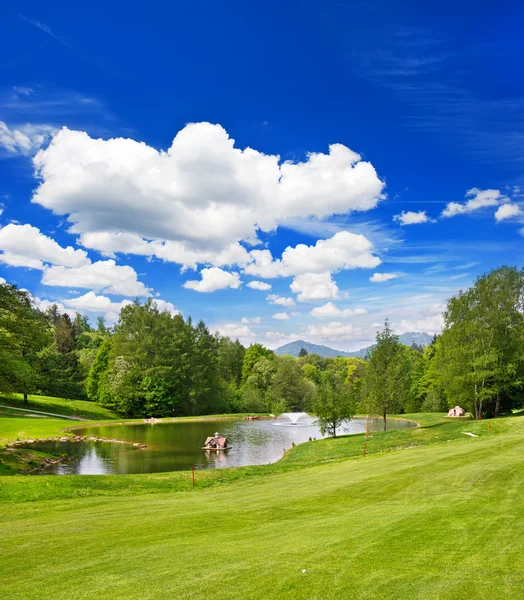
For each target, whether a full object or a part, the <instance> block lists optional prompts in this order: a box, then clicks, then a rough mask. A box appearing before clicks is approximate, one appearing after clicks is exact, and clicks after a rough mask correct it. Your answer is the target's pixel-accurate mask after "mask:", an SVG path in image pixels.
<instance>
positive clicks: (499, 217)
mask: <svg viewBox="0 0 524 600" xmlns="http://www.w3.org/2000/svg"><path fill="white" fill-rule="evenodd" d="M520 213H521V210H520V207H519V206H518V204H502V205H501V206H499V207H498V208H497V212H496V213H495V220H496V221H497V222H500V221H504V219H511V218H512V217H516V216H517V215H520Z"/></svg>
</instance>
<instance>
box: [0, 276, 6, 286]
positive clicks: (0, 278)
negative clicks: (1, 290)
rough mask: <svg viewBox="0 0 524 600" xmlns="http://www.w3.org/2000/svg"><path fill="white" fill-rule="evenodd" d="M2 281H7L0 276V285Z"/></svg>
mask: <svg viewBox="0 0 524 600" xmlns="http://www.w3.org/2000/svg"><path fill="white" fill-rule="evenodd" d="M3 283H7V281H6V280H5V279H4V278H3V277H0V285H1V284H3Z"/></svg>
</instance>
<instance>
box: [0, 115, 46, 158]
mask: <svg viewBox="0 0 524 600" xmlns="http://www.w3.org/2000/svg"><path fill="white" fill-rule="evenodd" d="M52 132H53V127H51V126H49V125H30V124H26V125H16V126H12V127H9V126H8V125H7V124H6V123H4V121H0V147H2V148H4V150H6V151H7V152H8V153H9V154H25V155H30V154H34V153H35V152H36V151H37V150H38V149H39V148H40V147H41V146H42V145H43V144H44V143H45V142H46V141H47V140H48V139H49V137H50V136H51V134H52Z"/></svg>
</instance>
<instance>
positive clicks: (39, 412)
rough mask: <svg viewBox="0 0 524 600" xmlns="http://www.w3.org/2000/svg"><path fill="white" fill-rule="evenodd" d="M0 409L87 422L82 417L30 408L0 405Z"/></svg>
mask: <svg viewBox="0 0 524 600" xmlns="http://www.w3.org/2000/svg"><path fill="white" fill-rule="evenodd" d="M0 408H9V409H10V410H21V411H23V412H29V413H35V414H37V415H47V416H48V417H59V418H60V419H69V420H70V421H89V419H84V418H83V417H70V416H68V415H58V414H57V413H50V412H43V411H41V410H33V409H32V408H17V407H15V406H4V405H3V404H0Z"/></svg>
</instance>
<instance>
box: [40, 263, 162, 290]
mask: <svg viewBox="0 0 524 600" xmlns="http://www.w3.org/2000/svg"><path fill="white" fill-rule="evenodd" d="M42 283H43V284H44V285H50V286H60V287H71V288H88V289H90V290H94V291H97V292H105V293H106V294H117V295H121V296H148V295H149V293H150V290H149V288H147V287H146V286H145V285H144V284H143V283H142V282H140V281H138V279H137V274H136V271H135V270H134V269H133V268H132V267H130V266H128V265H123V266H120V265H117V264H116V263H115V261H114V260H105V261H102V260H101V261H98V262H95V263H92V264H90V265H85V266H83V267H76V268H68V267H62V266H53V267H48V268H46V269H45V270H44V273H43V277H42Z"/></svg>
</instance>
